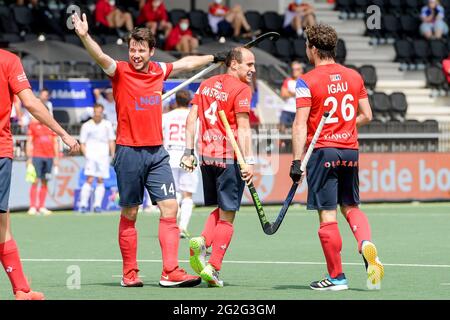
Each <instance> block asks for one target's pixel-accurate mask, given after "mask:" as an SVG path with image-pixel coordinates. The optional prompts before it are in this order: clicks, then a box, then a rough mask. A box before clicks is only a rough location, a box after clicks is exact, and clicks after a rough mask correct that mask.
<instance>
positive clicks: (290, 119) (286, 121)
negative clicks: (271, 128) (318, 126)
mask: <svg viewBox="0 0 450 320" xmlns="http://www.w3.org/2000/svg"><path fill="white" fill-rule="evenodd" d="M294 119H295V112H289V111H281V116H280V123H281V124H282V125H284V126H286V127H292V124H293V123H294Z"/></svg>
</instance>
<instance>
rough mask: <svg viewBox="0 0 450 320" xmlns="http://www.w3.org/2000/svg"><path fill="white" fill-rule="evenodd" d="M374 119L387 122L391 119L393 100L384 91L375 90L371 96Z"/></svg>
mask: <svg viewBox="0 0 450 320" xmlns="http://www.w3.org/2000/svg"><path fill="white" fill-rule="evenodd" d="M369 100H370V104H371V106H372V111H373V117H374V119H377V120H381V121H383V122H386V121H388V120H389V119H390V110H391V100H390V99H389V96H388V95H387V94H386V93H384V92H374V93H373V94H372V95H370V96H369Z"/></svg>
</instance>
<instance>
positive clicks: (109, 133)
mask: <svg viewBox="0 0 450 320" xmlns="http://www.w3.org/2000/svg"><path fill="white" fill-rule="evenodd" d="M115 140H116V137H115V134H114V130H113V127H112V124H111V122H110V121H108V120H105V119H104V118H103V106H102V105H101V104H96V105H94V116H93V117H92V119H91V120H89V121H87V122H86V123H84V124H83V125H82V126H81V132H80V143H81V152H82V153H83V155H84V156H85V157H86V164H85V166H84V174H85V175H86V182H85V183H84V184H83V186H82V187H81V193H80V206H79V207H80V211H81V213H86V212H87V209H88V204H89V198H90V197H91V193H92V190H93V188H92V183H93V182H94V179H95V178H97V186H96V188H95V192H94V212H97V213H100V212H101V211H102V209H101V207H102V201H103V197H104V196H105V184H104V183H103V179H108V178H109V164H110V162H111V161H110V156H111V158H112V157H113V156H114V152H115V148H116V145H115Z"/></svg>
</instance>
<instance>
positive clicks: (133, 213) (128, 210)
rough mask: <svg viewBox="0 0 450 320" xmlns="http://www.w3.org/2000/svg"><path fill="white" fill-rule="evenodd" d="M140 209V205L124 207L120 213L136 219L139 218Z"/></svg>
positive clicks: (130, 218)
mask: <svg viewBox="0 0 450 320" xmlns="http://www.w3.org/2000/svg"><path fill="white" fill-rule="evenodd" d="M138 210H139V206H136V207H123V208H122V210H121V212H120V213H121V214H122V215H123V216H124V217H125V218H127V219H129V220H133V221H134V220H136V218H137V213H138Z"/></svg>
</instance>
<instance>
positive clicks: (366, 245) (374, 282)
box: [361, 241, 384, 290]
mask: <svg viewBox="0 0 450 320" xmlns="http://www.w3.org/2000/svg"><path fill="white" fill-rule="evenodd" d="M361 253H362V256H363V258H364V261H365V263H366V270H367V288H368V289H369V290H380V289H381V280H382V279H383V277H384V266H383V264H382V263H381V261H380V259H378V253H377V248H376V247H375V245H374V244H373V243H372V242H370V241H364V242H363V245H362V248H361Z"/></svg>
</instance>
